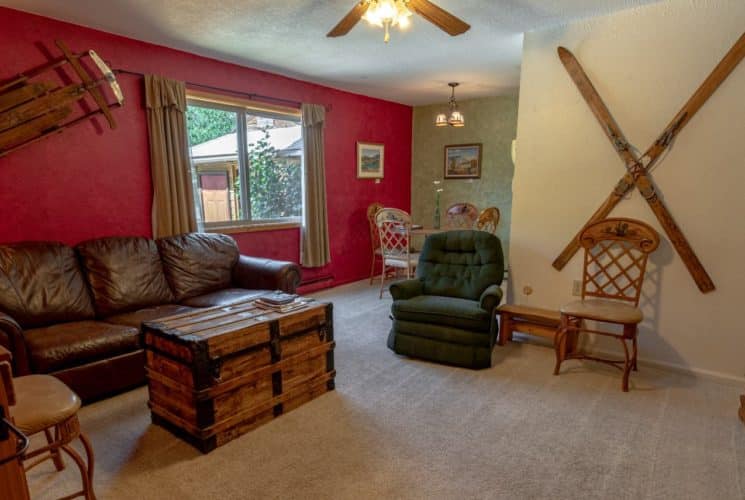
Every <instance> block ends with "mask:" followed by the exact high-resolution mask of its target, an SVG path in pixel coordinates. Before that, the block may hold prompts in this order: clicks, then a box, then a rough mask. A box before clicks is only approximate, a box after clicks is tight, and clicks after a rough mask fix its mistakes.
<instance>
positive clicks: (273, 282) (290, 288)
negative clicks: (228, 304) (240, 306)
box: [233, 255, 300, 293]
mask: <svg viewBox="0 0 745 500" xmlns="http://www.w3.org/2000/svg"><path fill="white" fill-rule="evenodd" d="M299 283H300V266H298V265H297V264H295V263H294V262H286V261H282V260H272V259H261V258H258V257H249V256H247V255H241V256H240V257H239V258H238V262H237V263H236V264H235V267H233V284H234V285H236V286H238V287H240V288H249V289H258V290H282V291H283V292H286V293H295V288H297V286H298V284H299Z"/></svg>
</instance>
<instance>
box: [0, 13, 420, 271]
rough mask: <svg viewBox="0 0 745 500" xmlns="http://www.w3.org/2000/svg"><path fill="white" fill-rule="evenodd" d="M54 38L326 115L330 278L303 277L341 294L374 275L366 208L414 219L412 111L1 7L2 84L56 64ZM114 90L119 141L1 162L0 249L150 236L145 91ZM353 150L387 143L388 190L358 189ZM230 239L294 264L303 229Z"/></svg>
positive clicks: (65, 141)
mask: <svg viewBox="0 0 745 500" xmlns="http://www.w3.org/2000/svg"><path fill="white" fill-rule="evenodd" d="M55 39H62V40H64V41H65V42H66V43H67V45H68V46H69V47H70V48H71V50H73V51H74V52H80V51H84V50H88V49H91V48H92V49H94V50H96V51H97V52H98V53H99V54H100V55H101V56H102V57H103V58H104V59H105V60H107V61H109V62H110V63H111V65H112V67H113V68H121V69H128V70H132V71H137V72H142V73H154V74H160V75H163V76H166V77H169V78H174V79H180V80H186V81H191V82H196V83H200V84H205V85H213V86H217V87H221V88H226V89H235V90H237V91H241V92H255V93H258V94H263V95H270V96H273V97H278V98H284V99H291V100H296V101H302V102H311V103H316V104H325V105H331V108H332V109H331V111H330V112H329V113H327V121H326V189H327V195H328V200H327V201H328V212H329V226H330V239H331V254H332V262H331V264H330V265H329V266H326V268H324V269H315V270H308V271H307V272H306V273H305V274H304V276H305V277H313V276H318V275H326V274H331V275H333V277H334V284H340V283H344V282H348V281H353V280H356V279H360V278H363V277H365V276H367V275H368V273H369V265H370V260H369V255H370V243H369V241H370V240H369V235H368V228H367V222H366V219H365V210H366V207H367V205H369V204H370V203H371V202H373V201H380V202H382V203H383V204H385V205H388V206H395V207H401V208H404V209H406V210H408V209H409V208H410V192H411V189H410V185H411V180H410V179H411V175H410V174H411V120H412V110H411V108H410V107H409V106H404V105H401V104H396V103H391V102H387V101H382V100H379V99H373V98H370V97H365V96H360V95H356V94H351V93H348V92H343V91H339V90H335V89H331V88H328V87H323V86H320V85H315V84H312V83H308V82H303V81H299V80H293V79H291V78H286V77H283V76H278V75H274V74H271V73H266V72H263V71H259V70H255V69H251V68H246V67H242V66H237V65H233V64H228V63H224V62H220V61H216V60H213V59H208V58H204V57H200V56H196V55H193V54H189V53H185V52H181V51H177V50H173V49H169V48H165V47H161V46H157V45H152V44H148V43H144V42H140V41H136V40H132V39H129V38H124V37H120V36H116V35H111V34H108V33H104V32H101V31H96V30H92V29H88V28H84V27H80V26H76V25H72V24H68V23H65V22H61V21H56V20H53V19H49V18H44V17H39V16H35V15H31V14H27V13H23V12H19V11H15V10H11V9H7V8H2V7H0V54H2V55H1V56H0V81H2V80H6V79H8V78H10V77H12V76H15V75H16V74H17V73H19V72H22V71H26V70H28V69H30V68H32V67H34V66H37V65H41V64H42V63H44V62H46V61H48V60H49V59H51V58H53V57H57V56H58V55H59V51H58V49H57V48H56V47H55V46H54V40H55ZM69 71H70V70H69V69H66V70H65V73H67V72H69ZM67 74H68V75H71V73H67ZM60 78H64V74H63V75H62V76H61V77H60ZM119 80H120V84H121V86H122V90H123V91H124V94H125V97H126V104H125V106H124V108H122V109H117V110H115V111H114V114H115V116H116V120H117V122H118V125H119V127H118V128H117V129H116V130H109V129H108V127H107V125H106V123H105V121H103V120H102V119H100V118H97V119H93V120H90V121H88V122H85V123H82V124H79V125H77V126H75V127H74V128H70V129H69V130H66V131H64V132H63V133H61V134H58V135H57V136H55V137H53V138H51V139H46V140H44V141H41V142H39V143H36V144H34V145H31V146H29V147H27V148H23V149H21V150H19V151H17V152H15V153H11V154H10V155H8V156H6V157H3V158H0V210H1V211H2V215H1V216H0V242H12V241H21V240H59V241H63V242H65V243H68V244H75V243H78V242H80V241H82V240H85V239H88V238H96V237H101V236H111V235H144V236H151V225H150V207H151V203H152V187H151V183H150V166H149V153H148V139H147V125H146V121H145V110H144V106H143V93H142V81H141V78H139V77H135V76H128V75H120V77H119ZM357 141H369V142H379V143H383V144H385V147H386V150H385V158H386V165H385V179H383V180H382V182H381V183H380V184H375V183H374V182H373V181H371V180H359V179H357V178H356V142H357ZM234 237H235V239H236V240H237V241H238V245H239V246H240V248H241V251H242V252H243V253H246V254H250V255H257V256H265V257H272V258H279V259H285V260H293V261H298V259H299V248H300V242H299V230H297V229H290V230H281V231H268V232H253V233H243V234H237V235H234Z"/></svg>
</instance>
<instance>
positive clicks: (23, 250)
mask: <svg viewBox="0 0 745 500" xmlns="http://www.w3.org/2000/svg"><path fill="white" fill-rule="evenodd" d="M0 311H3V312H5V313H7V314H9V315H10V316H11V317H12V318H13V319H14V320H16V321H17V322H18V323H19V324H20V325H21V327H23V328H34V327H39V326H45V325H50V324H52V323H56V322H59V321H80V320H85V319H91V318H93V316H94V311H93V303H92V302H91V298H90V295H89V293H88V288H87V286H86V284H85V279H84V278H83V275H82V273H81V271H80V266H79V263H78V259H77V257H76V255H75V252H73V250H72V248H70V247H68V246H65V245H63V244H62V243H42V242H29V243H17V244H12V245H3V246H0Z"/></svg>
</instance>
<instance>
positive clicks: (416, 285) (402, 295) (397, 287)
mask: <svg viewBox="0 0 745 500" xmlns="http://www.w3.org/2000/svg"><path fill="white" fill-rule="evenodd" d="M390 291H391V297H393V300H406V299H410V298H412V297H416V296H417V295H421V294H422V292H423V291H424V285H423V284H422V281H421V280H419V279H412V280H403V281H396V282H395V283H391V286H390Z"/></svg>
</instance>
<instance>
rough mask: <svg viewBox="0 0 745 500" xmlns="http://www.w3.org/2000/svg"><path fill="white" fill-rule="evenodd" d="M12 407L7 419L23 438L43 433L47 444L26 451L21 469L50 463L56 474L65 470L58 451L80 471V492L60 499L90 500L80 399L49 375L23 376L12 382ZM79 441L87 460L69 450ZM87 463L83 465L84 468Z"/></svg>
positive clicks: (89, 454)
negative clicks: (50, 461)
mask: <svg viewBox="0 0 745 500" xmlns="http://www.w3.org/2000/svg"><path fill="white" fill-rule="evenodd" d="M13 386H14V390H15V395H16V404H15V405H14V406H11V407H10V415H11V417H12V418H13V420H14V422H15V425H16V427H18V428H19V429H20V430H21V431H22V432H23V433H24V434H26V435H27V436H32V435H34V434H38V433H40V432H43V433H44V435H45V437H46V440H47V444H46V445H45V446H42V447H41V448H38V449H35V450H30V451H27V452H26V453H25V455H24V456H23V461H24V469H25V470H26V471H28V470H29V469H31V468H32V467H35V466H37V465H39V464H40V463H42V462H44V461H46V460H50V459H51V460H52V461H53V462H54V466H55V467H56V468H57V470H58V471H60V470H62V469H64V468H65V464H64V462H63V460H62V455H61V453H60V450H62V451H64V452H65V453H67V454H68V455H70V457H71V458H72V459H73V460H74V461H75V463H76V464H77V466H78V469H80V477H81V479H82V482H83V489H82V490H80V491H78V492H76V493H73V494H71V495H68V496H65V497H63V499H61V500H64V499H69V498H75V497H78V496H83V497H85V498H86V499H87V500H94V499H95V498H96V497H95V494H94V493H93V448H92V447H91V443H90V441H89V440H88V438H87V437H86V436H85V435H84V434H83V433H82V432H80V422H79V420H78V410H79V409H80V398H79V397H78V395H77V394H75V393H74V392H73V391H72V390H70V388H69V387H67V386H66V385H65V384H64V383H62V382H61V381H60V380H59V379H57V378H55V377H52V376H50V375H27V376H24V377H18V378H14V379H13ZM75 438H79V439H80V442H81V443H83V447H84V448H85V454H86V455H87V460H86V461H83V458H82V457H81V456H80V454H79V453H78V452H77V451H75V449H74V448H73V447H72V446H70V443H71V442H72V441H73V440H74V439H75ZM86 462H87V465H86Z"/></svg>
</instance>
